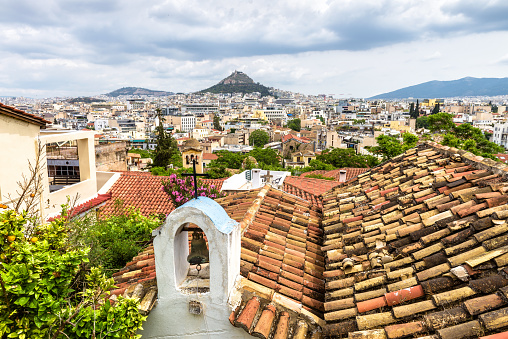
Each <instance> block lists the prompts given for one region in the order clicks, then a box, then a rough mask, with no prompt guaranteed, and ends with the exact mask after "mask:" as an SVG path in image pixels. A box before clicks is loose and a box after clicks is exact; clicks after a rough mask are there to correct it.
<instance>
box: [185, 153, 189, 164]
mask: <svg viewBox="0 0 508 339" xmlns="http://www.w3.org/2000/svg"><path fill="white" fill-rule="evenodd" d="M185 160H186V163H187V165H189V164H190V162H189V155H186V156H185Z"/></svg>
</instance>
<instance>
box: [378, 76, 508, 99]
mask: <svg viewBox="0 0 508 339" xmlns="http://www.w3.org/2000/svg"><path fill="white" fill-rule="evenodd" d="M497 95H508V78H472V77H466V78H462V79H458V80H451V81H438V80H434V81H428V82H424V83H421V84H418V85H414V86H409V87H404V88H401V89H398V90H396V91H392V92H388V93H383V94H379V95H376V96H373V97H370V98H368V99H405V98H414V99H417V98H421V99H426V98H450V97H467V96H497Z"/></svg>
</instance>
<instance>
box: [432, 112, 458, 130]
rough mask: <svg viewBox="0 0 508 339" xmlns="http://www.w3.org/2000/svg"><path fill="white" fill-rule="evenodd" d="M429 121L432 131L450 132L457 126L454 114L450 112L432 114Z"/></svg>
mask: <svg viewBox="0 0 508 339" xmlns="http://www.w3.org/2000/svg"><path fill="white" fill-rule="evenodd" d="M427 121H428V122H429V129H430V131H431V132H448V131H450V130H452V128H453V127H454V126H455V124H454V123H453V115H452V114H448V113H437V114H432V115H430V116H429V117H428V120H427Z"/></svg>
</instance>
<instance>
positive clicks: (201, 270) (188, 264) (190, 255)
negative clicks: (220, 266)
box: [174, 223, 210, 294]
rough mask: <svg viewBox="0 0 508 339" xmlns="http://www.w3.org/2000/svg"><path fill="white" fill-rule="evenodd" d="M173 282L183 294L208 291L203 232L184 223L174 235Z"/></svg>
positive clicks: (208, 267) (206, 252)
mask: <svg viewBox="0 0 508 339" xmlns="http://www.w3.org/2000/svg"><path fill="white" fill-rule="evenodd" d="M174 251H175V278H176V279H175V281H176V283H177V288H178V289H179V290H180V292H181V293H183V294H200V293H207V292H209V291H210V259H209V258H210V256H209V246H208V239H207V237H206V234H205V233H204V232H203V230H202V229H201V228H200V227H199V226H197V225H195V224H193V223H185V224H184V225H182V226H181V227H180V229H179V230H178V231H177V233H176V235H175V246H174Z"/></svg>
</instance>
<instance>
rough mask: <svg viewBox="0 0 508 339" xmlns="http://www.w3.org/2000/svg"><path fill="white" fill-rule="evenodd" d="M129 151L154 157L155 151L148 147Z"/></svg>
mask: <svg viewBox="0 0 508 339" xmlns="http://www.w3.org/2000/svg"><path fill="white" fill-rule="evenodd" d="M129 153H135V154H139V155H141V158H150V159H153V152H152V151H150V150H146V149H139V148H133V149H130V150H129Z"/></svg>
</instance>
